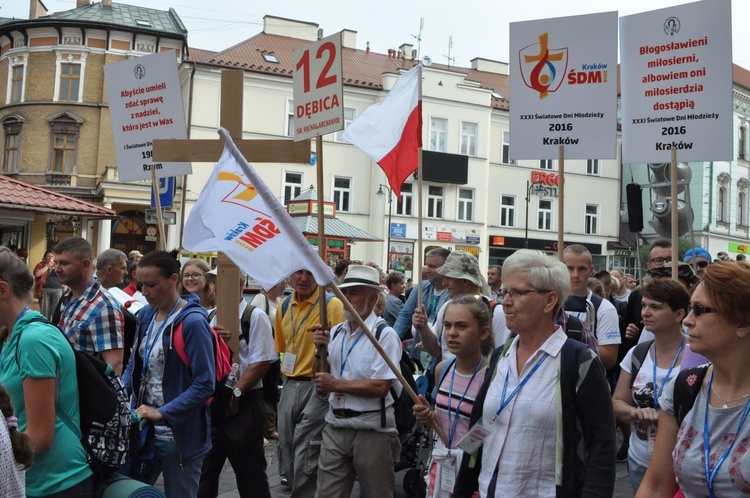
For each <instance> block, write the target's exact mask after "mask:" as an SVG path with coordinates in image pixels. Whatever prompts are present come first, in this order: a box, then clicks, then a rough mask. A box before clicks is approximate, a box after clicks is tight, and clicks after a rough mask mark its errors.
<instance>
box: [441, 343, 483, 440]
mask: <svg viewBox="0 0 750 498" xmlns="http://www.w3.org/2000/svg"><path fill="white" fill-rule="evenodd" d="M482 362H484V357H482V356H481V355H480V357H479V364H478V365H477V368H475V369H474V373H473V374H471V378H470V379H469V383H468V384H467V385H466V390H465V391H464V393H463V394H462V395H461V399H459V400H458V404H457V405H456V416H455V418H454V419H453V424H451V401H453V381H454V380H455V378H456V362H453V372H452V373H451V386H450V389H449V390H448V449H449V450H450V449H452V448H453V436H455V435H456V427H458V418H459V415H460V410H461V403H463V402H464V398H465V397H466V393H468V392H469V388H470V387H471V383H472V382H474V377H476V376H477V374H478V373H479V370H480V369H481V368H482Z"/></svg>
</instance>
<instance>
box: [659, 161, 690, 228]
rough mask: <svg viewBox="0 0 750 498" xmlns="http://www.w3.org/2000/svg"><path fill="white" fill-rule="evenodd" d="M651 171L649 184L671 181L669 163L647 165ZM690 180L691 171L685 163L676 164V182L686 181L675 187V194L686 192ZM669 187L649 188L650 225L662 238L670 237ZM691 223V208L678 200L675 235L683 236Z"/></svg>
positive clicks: (670, 210) (685, 202)
mask: <svg viewBox="0 0 750 498" xmlns="http://www.w3.org/2000/svg"><path fill="white" fill-rule="evenodd" d="M648 167H649V169H650V170H651V182H652V183H665V182H666V183H668V182H670V181H671V170H670V164H669V163H654V164H649V165H648ZM691 178H692V171H691V170H690V167H689V166H688V165H687V164H685V163H678V164H677V180H678V181H680V180H686V183H684V184H682V185H680V184H678V185H677V193H678V194H680V193H683V192H685V191H686V188H687V186H688V185H689V183H687V182H689V181H690V179H691ZM670 196H671V186H670V185H664V186H656V187H651V198H652V202H651V213H652V214H653V216H652V218H651V224H652V225H653V227H654V230H655V231H656V233H658V234H659V235H661V236H663V237H670V236H671V235H672V209H673V206H672V199H671V198H670ZM692 223H693V208H692V206H690V205H689V204H688V203H687V201H685V200H682V199H678V200H677V235H678V236H682V235H685V234H686V233H687V232H688V230H690V226H691V224H692Z"/></svg>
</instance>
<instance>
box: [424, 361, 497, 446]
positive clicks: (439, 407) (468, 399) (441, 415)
mask: <svg viewBox="0 0 750 498" xmlns="http://www.w3.org/2000/svg"><path fill="white" fill-rule="evenodd" d="M449 363H452V365H450V369H449V370H448V371H447V372H446V373H445V375H444V376H443V382H442V384H440V386H439V387H438V392H437V399H436V400H435V412H436V416H437V422H438V424H439V425H440V427H442V428H443V429H445V434H446V435H448V433H449V432H450V430H452V428H453V421H454V420H453V417H455V414H456V407H458V403H459V401H460V400H461V397H462V396H464V393H466V395H465V396H464V400H463V402H461V406H460V407H459V410H460V411H459V416H458V422H457V424H456V434H455V435H454V436H453V446H456V443H457V442H458V441H460V440H461V438H463V437H464V436H465V435H466V433H467V432H468V430H469V417H470V416H471V409H472V408H473V407H474V399H475V398H476V395H477V391H479V388H480V387H481V385H482V382H483V381H484V374H485V373H486V372H487V367H486V366H484V367H482V369H481V370H480V371H479V372H477V375H476V376H475V377H474V380H472V381H471V385H469V380H470V379H471V376H472V374H462V373H460V372H458V371H456V375H455V378H453V393H452V395H451V397H450V398H449V392H450V387H451V378H452V377H453V372H454V370H455V368H456V364H455V362H449ZM447 366H448V365H446V367H447ZM444 368H445V367H444ZM449 399H450V410H451V415H450V421H449V419H448V401H449Z"/></svg>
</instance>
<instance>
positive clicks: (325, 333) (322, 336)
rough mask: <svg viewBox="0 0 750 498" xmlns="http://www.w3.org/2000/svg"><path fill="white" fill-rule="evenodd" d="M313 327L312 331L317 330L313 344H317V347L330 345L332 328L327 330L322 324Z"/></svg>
mask: <svg viewBox="0 0 750 498" xmlns="http://www.w3.org/2000/svg"><path fill="white" fill-rule="evenodd" d="M311 329H312V330H310V332H313V331H314V332H315V335H313V344H315V347H316V348H317V347H320V346H328V343H329V342H330V340H331V332H330V330H325V329H324V328H323V326H322V325H320V324H318V325H316V326H315V327H311Z"/></svg>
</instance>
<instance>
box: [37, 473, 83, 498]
mask: <svg viewBox="0 0 750 498" xmlns="http://www.w3.org/2000/svg"><path fill="white" fill-rule="evenodd" d="M93 496H94V476H89V477H87V478H86V479H84V480H83V481H81V482H79V483H78V484H76V485H75V486H73V487H71V488H68V489H66V490H65V491H60V492H59V493H55V494H52V495H47V498H91V497H93Z"/></svg>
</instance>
